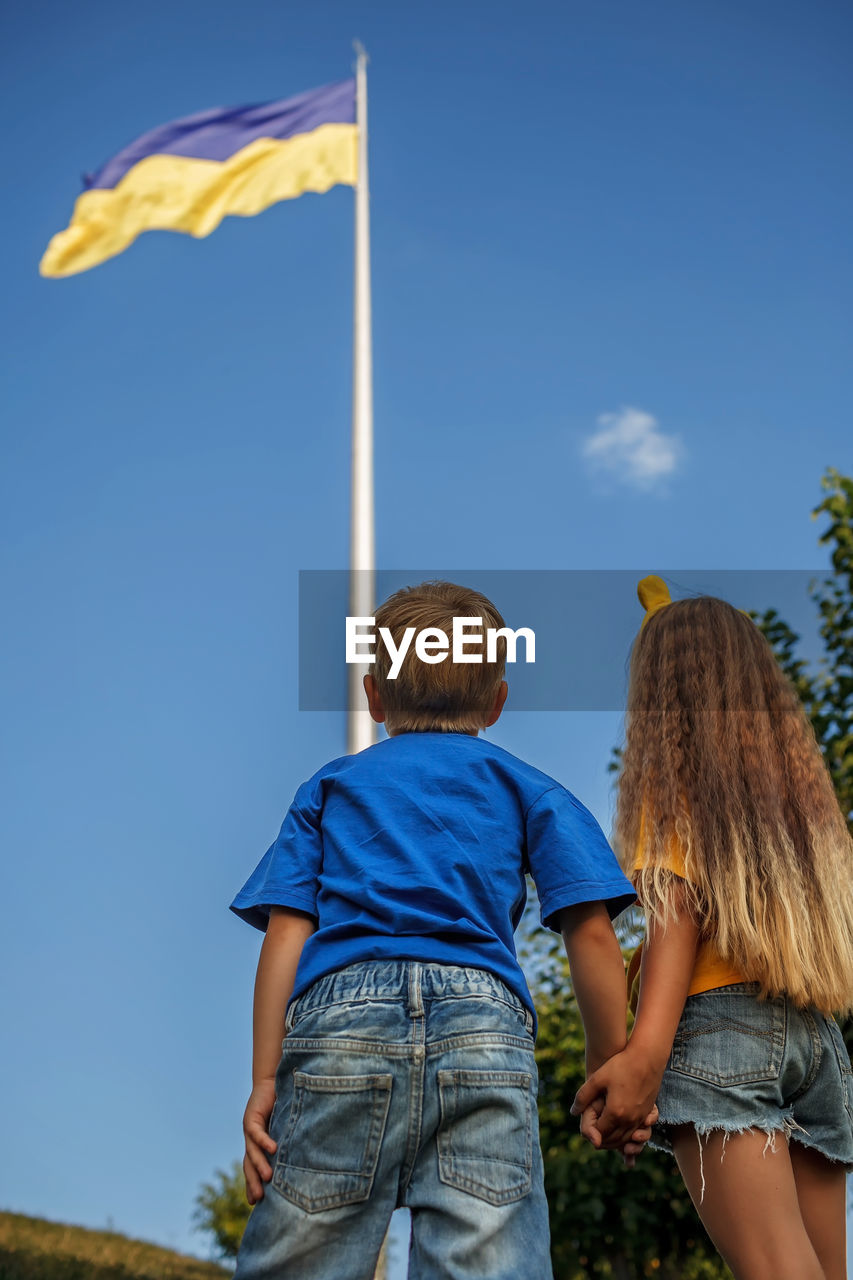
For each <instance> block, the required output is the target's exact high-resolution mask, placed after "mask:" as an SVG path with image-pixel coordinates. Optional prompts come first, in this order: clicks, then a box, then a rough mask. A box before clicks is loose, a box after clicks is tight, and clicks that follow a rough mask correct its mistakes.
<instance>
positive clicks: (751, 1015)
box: [669, 988, 785, 1085]
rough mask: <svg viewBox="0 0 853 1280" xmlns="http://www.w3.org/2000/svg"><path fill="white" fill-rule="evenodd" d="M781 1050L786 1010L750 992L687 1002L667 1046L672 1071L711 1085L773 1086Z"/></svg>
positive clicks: (722, 991) (779, 1002) (700, 997)
mask: <svg viewBox="0 0 853 1280" xmlns="http://www.w3.org/2000/svg"><path fill="white" fill-rule="evenodd" d="M784 1049H785V1005H784V1001H783V1000H780V999H770V1000H759V999H757V997H756V996H754V995H751V994H750V993H749V992H739V991H737V992H730V993H728V994H725V988H720V989H719V994H716V993H715V994H713V995H709V994H707V993H704V992H703V993H702V994H700V995H696V996H690V997H688V999H687V1001H686V1002H685V1005H684V1012H683V1013H682V1015H681V1021H680V1022H679V1024H678V1031H677V1032H676V1034H675V1040H674V1041H673V1045H672V1057H671V1058H670V1061H669V1065H670V1067H671V1068H672V1070H673V1071H677V1072H679V1074H681V1075H684V1076H691V1077H693V1078H694V1079H696V1080H707V1081H708V1082H709V1083H710V1084H716V1085H736V1084H749V1083H751V1082H753V1081H760V1080H774V1079H775V1078H776V1077H777V1076H778V1074H779V1072H780V1070H781V1067H782V1055H783V1053H784Z"/></svg>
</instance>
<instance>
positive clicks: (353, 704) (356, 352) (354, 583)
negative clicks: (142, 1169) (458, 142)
mask: <svg viewBox="0 0 853 1280" xmlns="http://www.w3.org/2000/svg"><path fill="white" fill-rule="evenodd" d="M355 51H356V54H357V61H356V124H357V125H358V178H357V182H356V188H355V280H354V295H355V305H354V315H353V377H352V497H351V509H350V590H349V612H350V615H351V616H358V617H369V616H371V615H372V613H373V608H374V605H375V601H374V598H373V595H374V590H375V572H376V565H375V555H376V552H375V537H374V516H373V344H372V339H371V322H370V195H369V188H368V177H367V54H366V53H365V51H364V49H363V48H362V46H361V45H360V44H359V43H358V41H356V42H355ZM366 670H367V666H366V664H365V665H361V664H359V665H355V664H353V665H351V666H350V667H349V668H348V671H349V679H348V691H347V692H348V706H349V709H348V712H347V751H348V752H350V753H351V752H355V751H361V750H362V749H363V748H364V747H369V746H370V745H371V743H373V742H375V741H376V726H375V724H374V722H373V721H372V720H371V718H370V713H369V712H368V710H367V705H366V702H365V699H364V692H363V690H362V687H361V682H362V677H363V675H364V673H365V671H366ZM362 708H363V709H362Z"/></svg>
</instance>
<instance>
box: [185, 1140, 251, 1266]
mask: <svg viewBox="0 0 853 1280" xmlns="http://www.w3.org/2000/svg"><path fill="white" fill-rule="evenodd" d="M213 1177H214V1181H213V1182H205V1183H203V1184H202V1187H201V1190H200V1191H199V1193H198V1195H197V1196H196V1199H195V1204H196V1207H195V1212H194V1213H193V1222H194V1224H195V1226H196V1228H197V1230H199V1231H205V1232H207V1233H208V1234H209V1235H212V1236H213V1239H214V1241H215V1242H216V1247H217V1249H218V1250H219V1254H220V1256H221V1257H223V1258H236V1257H237V1250H238V1249H239V1248H240V1241H241V1240H242V1239H243V1232H244V1231H245V1230H246V1223H247V1222H248V1221H249V1214H250V1213H251V1212H252V1209H251V1206H250V1204H249V1202H248V1200H247V1199H246V1180H245V1178H244V1177H243V1165H242V1163H241V1161H239V1160H235V1161H233V1163H232V1165H231V1171H230V1173H226V1171H225V1170H224V1169H217V1170H216V1172H215V1174H214V1175H213Z"/></svg>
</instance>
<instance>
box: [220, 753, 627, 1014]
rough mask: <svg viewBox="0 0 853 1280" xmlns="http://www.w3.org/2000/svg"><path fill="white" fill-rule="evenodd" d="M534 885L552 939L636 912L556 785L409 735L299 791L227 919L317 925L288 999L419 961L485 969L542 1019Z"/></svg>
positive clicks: (328, 768) (593, 827)
mask: <svg viewBox="0 0 853 1280" xmlns="http://www.w3.org/2000/svg"><path fill="white" fill-rule="evenodd" d="M527 871H529V872H530V873H531V874H532V876H533V880H534V882H535V884H536V889H537V892H538V895H539V903H540V908H541V916H542V922H543V924H545V925H548V926H550V927H552V928H556V927H557V926H556V921H555V915H556V913H557V912H559V911H560V910H561V909H562V908H563V907H568V906H572V905H573V904H575V903H578V902H596V901H604V902H606V904H607V907H608V910H609V912H610V914H611V916H614V915H617V914H618V913H619V912H620V911H622V910H624V908H625V907H627V906H630V904H631V903H632V902H633V901H634V900H635V898H636V894H635V892H634V889H633V887H632V886H631V883H630V881H629V880H627V879H626V877H625V876H624V875H623V874H622V871H621V870H620V868H619V864H618V863H617V861H616V858H615V857H614V855H613V852H612V850H611V848H610V846H609V844H608V843H607V840H606V839H605V838H604V834H603V832H602V830H601V828H600V827H599V825H598V823H597V822H596V821H595V819H594V818H593V816H592V814H591V813H590V812H589V811H588V810H587V809H585V808H584V806H583V805H582V804H581V803H580V801H578V800H576V799H575V797H574V796H573V795H572V794H571V792H570V791H567V790H566V788H565V787H563V786H561V785H560V783H558V782H555V781H554V779H553V778H549V777H548V775H547V774H545V773H541V772H540V771H539V770H538V769H534V768H533V767H532V766H531V765H529V764H525V763H524V761H523V760H519V759H518V758H517V757H516V756H513V755H511V754H510V753H509V752H508V751H504V750H503V749H502V748H501V747H497V746H495V745H494V744H493V743H492V742H488V741H487V740H486V739H485V738H475V737H472V736H471V735H469V734H466V733H404V734H399V735H397V736H395V737H393V738H387V739H385V740H384V741H382V742H378V743H376V745H375V746H372V747H368V748H367V749H366V750H365V751H361V752H359V753H358V754H357V755H351V756H342V757H341V758H340V759H338V760H333V761H332V762H331V763H330V764H327V765H324V766H323V768H322V769H320V770H319V771H318V772H317V773H315V774H314V776H313V778H311V779H310V780H309V781H308V782H305V783H303V785H302V786H301V787H300V788H299V790H298V791H297V793H296V796H295V798H294V800H293V804H292V805H291V806H290V808H289V809H288V811H287V815H286V817H285V819H284V822H283V824H282V828H281V831H280V832H279V836H278V839H277V840H276V841H275V843H274V844H273V845H271V846H270V848H269V849H268V850H267V852H266V853H265V854H264V856H263V858H262V859H261V861H260V862H259V863H258V866H257V867H256V868H255V870H254V871H253V872H252V874H251V876H250V877H249V879H248V880H247V881H246V883H245V884H244V886H243V888H242V889H241V890H240V892H239V893H238V894H237V896H236V898H235V899H234V901H233V902H232V903H231V910H232V911H234V912H236V914H237V915H239V916H240V917H241V918H242V919H244V920H246V921H248V923H249V924H253V925H255V926H256V927H257V928H258V929H266V926H267V922H268V920H269V913H270V907H271V906H284V907H295V908H297V909H298V910H300V911H307V912H309V913H310V914H311V915H313V916H316V918H317V930H316V932H315V933H313V934H312V935H311V937H310V938H308V940H307V942H306V943H305V946H304V948H303V951H302V955H301V957H300V960H299V966H298V968H297V972H296V981H295V984H294V989H293V995H292V997H291V999H295V998H296V997H297V996H298V995H300V994H301V993H302V992H303V991H305V990H306V988H307V987H309V986H310V985H311V983H312V982H315V981H316V980H317V979H318V978H321V977H323V976H324V975H325V974H327V973H332V972H334V971H335V970H337V969H342V968H343V967H344V966H345V965H348V964H353V963H354V962H356V961H360V960H391V959H393V960H421V961H425V962H433V963H438V964H455V965H463V966H466V967H471V968H477V969H486V970H488V972H490V973H493V974H495V975H496V976H497V977H498V978H500V979H501V981H502V982H504V983H505V984H506V985H507V986H508V987H509V988H510V990H511V991H514V992H515V993H516V995H518V997H519V998H520V999H521V1000H522V1002H523V1003H524V1004H525V1005H526V1006H527V1008H528V1009H530V1010H531V1012H532V1013H533V1015H534V1018H535V1016H536V1011H535V1009H534V1007H533V1001H532V999H531V996H530V992H529V991H528V989H527V983H526V982H525V980H524V975H523V973H522V971H521V967H520V965H519V963H518V959H517V957H516V951H515V941H514V937H513V934H514V932H515V928H516V926H517V925H518V922H519V920H520V919H521V913H522V911H523V910H524V904H525V901H526V897H527V890H526V884H525V878H524V876H525V872H527Z"/></svg>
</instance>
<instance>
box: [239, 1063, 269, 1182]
mask: <svg viewBox="0 0 853 1280" xmlns="http://www.w3.org/2000/svg"><path fill="white" fill-rule="evenodd" d="M274 1106H275V1077H272V1078H271V1079H268V1080H259V1081H258V1083H257V1084H256V1085H255V1086H254V1088H253V1089H252V1092H251V1094H250V1095H249V1101H248V1102H247V1103H246V1110H245V1112H244V1113H243V1136H244V1137H245V1139H246V1154H245V1155H244V1157H243V1174H244V1176H245V1179H246V1199H247V1200H248V1201H249V1204H257V1203H258V1201H259V1200H263V1198H264V1183H265V1182H269V1181H270V1179H271V1178H272V1167H271V1165H270V1163H269V1161H268V1160H267V1158H266V1156H265V1155H264V1152H265V1151H268V1152H269V1153H270V1155H272V1154H273V1152H275V1150H276V1144H275V1143H274V1142H273V1140H272V1138H271V1137H270V1135H269V1132H268V1130H269V1123H270V1116H271V1115H272V1109H273V1107H274Z"/></svg>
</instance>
